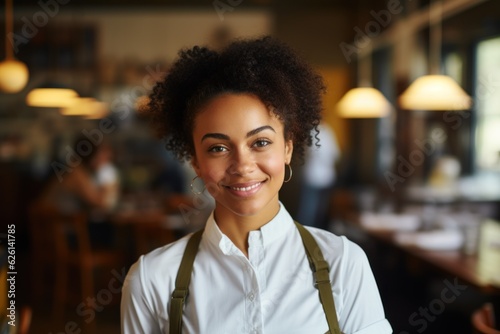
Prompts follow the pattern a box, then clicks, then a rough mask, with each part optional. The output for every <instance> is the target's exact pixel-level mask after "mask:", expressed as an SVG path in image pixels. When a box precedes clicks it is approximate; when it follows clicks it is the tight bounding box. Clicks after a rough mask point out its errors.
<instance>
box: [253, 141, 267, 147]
mask: <svg viewBox="0 0 500 334" xmlns="http://www.w3.org/2000/svg"><path fill="white" fill-rule="evenodd" d="M270 144H271V141H269V140H267V139H258V140H257V141H255V143H254V144H253V146H254V147H265V146H268V145H270Z"/></svg>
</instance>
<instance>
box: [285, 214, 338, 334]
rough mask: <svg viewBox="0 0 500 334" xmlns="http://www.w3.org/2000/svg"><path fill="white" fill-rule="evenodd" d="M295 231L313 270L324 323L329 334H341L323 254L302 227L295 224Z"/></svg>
mask: <svg viewBox="0 0 500 334" xmlns="http://www.w3.org/2000/svg"><path fill="white" fill-rule="evenodd" d="M295 225H296V226H297V229H298V230H299V233H300V236H301V237H302V242H303V243H304V247H305V249H306V254H307V259H308V260H309V264H310V265H311V269H312V270H313V274H314V279H315V280H316V282H315V283H314V284H315V286H316V288H317V289H318V291H319V299H320V301H321V304H322V305H323V310H324V311H325V315H326V321H327V322H328V327H329V328H330V332H329V333H331V334H341V332H340V328H339V322H338V320H337V312H336V311H335V303H334V302H333V293H332V286H331V284H330V275H329V273H328V263H327V262H326V261H325V259H324V257H323V253H322V252H321V249H320V248H319V246H318V244H317V242H316V240H314V237H313V236H312V235H311V233H310V232H309V231H308V230H307V229H306V228H305V227H304V226H302V225H300V224H299V223H297V222H295Z"/></svg>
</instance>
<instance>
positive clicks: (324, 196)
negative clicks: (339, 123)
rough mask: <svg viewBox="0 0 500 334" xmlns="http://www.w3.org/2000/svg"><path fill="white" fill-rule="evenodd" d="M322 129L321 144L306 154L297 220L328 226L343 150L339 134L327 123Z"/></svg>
mask: <svg viewBox="0 0 500 334" xmlns="http://www.w3.org/2000/svg"><path fill="white" fill-rule="evenodd" d="M318 130H319V133H318V134H317V137H318V138H319V146H317V145H312V146H310V147H308V150H307V152H306V156H305V163H304V166H303V177H302V185H301V188H300V202H299V208H298V212H297V220H298V221H299V222H300V223H301V224H304V225H308V226H315V227H319V228H322V229H328V207H329V205H328V203H329V201H330V197H331V196H330V195H331V191H332V187H333V185H334V183H335V177H336V173H335V163H336V162H337V161H338V159H339V157H340V151H339V147H338V144H337V139H336V138H335V134H334V132H333V130H332V129H331V127H330V126H329V125H328V124H327V123H325V122H321V123H320V124H319V125H318ZM313 132H315V131H313Z"/></svg>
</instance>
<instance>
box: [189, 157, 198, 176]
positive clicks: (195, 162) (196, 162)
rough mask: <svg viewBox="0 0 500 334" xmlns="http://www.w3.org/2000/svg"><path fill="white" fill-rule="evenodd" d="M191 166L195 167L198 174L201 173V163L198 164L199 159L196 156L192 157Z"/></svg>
mask: <svg viewBox="0 0 500 334" xmlns="http://www.w3.org/2000/svg"><path fill="white" fill-rule="evenodd" d="M191 167H193V169H194V171H195V172H196V175H200V165H199V164H198V160H196V156H193V157H192V158H191Z"/></svg>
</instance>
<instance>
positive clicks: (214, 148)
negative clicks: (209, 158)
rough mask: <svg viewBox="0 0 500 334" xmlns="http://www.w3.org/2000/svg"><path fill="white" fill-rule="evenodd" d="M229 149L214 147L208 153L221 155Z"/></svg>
mask: <svg viewBox="0 0 500 334" xmlns="http://www.w3.org/2000/svg"><path fill="white" fill-rule="evenodd" d="M226 151H227V148H225V147H224V146H212V147H210V148H209V149H208V152H213V153H220V152H226Z"/></svg>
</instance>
